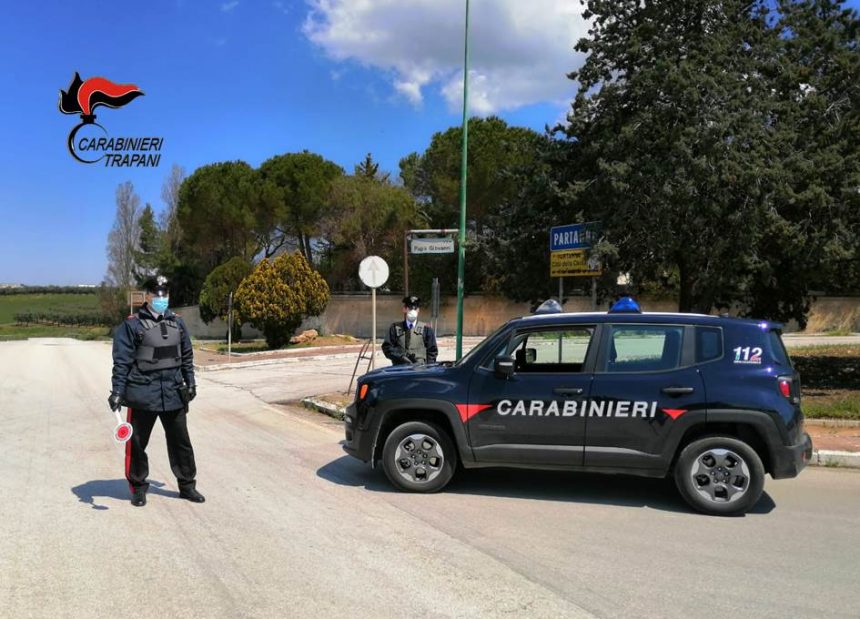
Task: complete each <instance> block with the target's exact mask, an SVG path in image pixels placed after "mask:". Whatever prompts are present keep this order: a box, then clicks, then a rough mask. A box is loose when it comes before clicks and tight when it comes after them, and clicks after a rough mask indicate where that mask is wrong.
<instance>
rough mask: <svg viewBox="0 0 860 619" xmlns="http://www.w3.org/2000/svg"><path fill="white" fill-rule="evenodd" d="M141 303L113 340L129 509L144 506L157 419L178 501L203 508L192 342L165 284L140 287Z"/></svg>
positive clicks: (114, 391)
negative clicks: (124, 416) (191, 427)
mask: <svg viewBox="0 0 860 619" xmlns="http://www.w3.org/2000/svg"><path fill="white" fill-rule="evenodd" d="M144 288H145V290H146V303H145V304H144V305H142V306H141V307H140V308H139V309H138V310H137V314H135V315H133V316H130V317H129V318H128V319H127V320H126V321H125V322H124V323H123V324H122V325H120V326H119V327H118V328H117V330H116V333H115V334H114V338H113V376H112V379H111V383H112V388H111V394H110V397H109V398H108V404H109V405H110V407H111V410H114V411H118V410H119V409H120V407H121V406H122V405H126V406H128V422H129V423H130V424H131V425H132V428H133V429H134V432H133V433H132V436H131V440H129V441H128V443H126V445H125V476H126V479H128V484H129V489H130V490H131V493H132V498H131V504H132V505H135V506H137V507H141V506H143V505H146V491H147V489H148V488H149V482H147V480H146V477H147V475H148V474H149V461H148V459H147V457H146V446H147V444H148V443H149V436H150V434H151V433H152V427H153V426H154V425H155V420H156V418H161V425H162V426H163V427H164V434H165V435H166V437H167V454H168V457H169V459H170V468H171V470H172V471H173V474H174V475H176V479H177V481H178V482H179V496H180V497H182V498H183V499H187V500H189V501H193V502H194V503H202V502H203V501H205V500H206V499H205V498H204V497H203V495H202V494H200V493H199V492H197V490H196V487H195V484H196V482H195V477H196V476H197V468H196V465H195V463H194V450H193V449H192V448H191V439H190V438H189V437H188V426H187V425H186V415H187V413H188V403H189V402H190V401H191V400H193V399H194V397H195V396H196V395H197V387H196V383H195V382H194V361H193V354H194V353H193V351H192V348H191V338H190V337H189V335H188V329H187V328H186V327H185V323H183V322H182V319H181V318H179V316H177V315H176V314H174V313H173V312H171V311H170V310H169V309H168V303H169V294H168V289H167V280H166V279H165V278H163V277H158V278H152V279H151V280H150V281H148V282H147V283H146V285H145V286H144Z"/></svg>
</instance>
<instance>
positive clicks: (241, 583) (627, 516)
mask: <svg viewBox="0 0 860 619" xmlns="http://www.w3.org/2000/svg"><path fill="white" fill-rule="evenodd" d="M338 367H339V366H337V365H336V366H334V367H329V368H328V369H326V367H323V364H321V363H319V362H314V363H312V362H307V363H299V364H285V365H282V366H268V369H267V370H265V372H262V370H263V368H246V369H244V370H228V371H224V372H208V373H201V374H200V378H199V381H200V389H199V391H200V396H199V397H198V399H197V400H196V401H195V402H194V408H193V411H192V413H191V418H190V420H189V425H190V430H191V434H192V439H193V442H194V446H195V451H196V454H197V460H198V468H199V471H200V475H199V489H200V490H201V491H202V492H203V493H204V494H206V496H207V502H206V503H205V504H203V505H195V504H191V503H188V502H186V501H183V500H181V499H179V498H177V492H176V485H175V480H174V479H172V476H171V474H170V469H169V467H168V464H167V457H166V454H165V450H164V444H163V443H164V439H163V433H162V432H161V430H159V429H156V430H155V431H154V433H153V437H152V443H151V446H150V462H151V465H152V466H151V469H152V470H151V478H152V480H153V488H152V490H151V492H150V500H149V504H148V505H147V506H146V507H144V508H134V507H132V506H131V505H130V504H129V502H128V493H127V488H126V484H125V481H124V480H123V478H122V466H123V464H122V463H123V451H122V449H121V448H120V447H118V446H117V445H115V444H114V443H113V442H112V439H111V438H110V437H111V432H112V429H113V420H112V419H113V418H112V415H111V414H110V412H109V411H108V408H107V404H106V398H107V394H108V389H109V381H108V376H109V371H110V347H109V345H107V344H105V343H91V342H75V341H70V340H33V341H30V342H10V343H2V344H0V394H2V403H3V411H2V415H0V471H2V475H0V497H2V501H0V523H2V525H0V616H2V617H28V616H32V617H52V618H53V617H81V616H87V617H114V616H119V615H126V614H129V613H133V614H135V615H138V616H142V617H164V616H188V617H283V616H302V617H312V616H323V615H324V616H326V617H371V616H373V617H387V616H404V615H409V616H420V617H424V616H430V617H446V616H462V617H470V616H471V617H479V616H480V617H485V616H517V617H519V616H534V617H560V616H563V617H579V616H598V617H615V616H627V617H641V616H661V617H688V616H726V617H727V616H755V617H786V616H793V617H806V616H823V615H826V616H845V617H848V616H856V614H857V608H858V603H860V593H858V591H860V587H858V582H860V581H858V566H860V560H858V556H857V552H858V549H860V474H858V472H857V471H848V470H833V469H808V470H806V471H804V473H803V474H802V475H801V476H800V478H798V479H795V480H784V481H773V480H771V479H768V481H767V484H766V495H765V496H764V498H763V499H762V501H761V502H760V503H759V505H758V506H757V508H756V509H755V510H754V512H753V513H751V514H748V515H747V516H746V517H744V518H733V519H722V518H710V517H705V516H700V515H696V514H693V513H691V512H690V511H689V510H688V509H687V508H686V506H685V505H684V503H683V502H682V501H681V499H680V498H679V497H678V496H677V494H676V493H675V491H674V488H673V487H672V486H671V484H669V483H666V482H663V481H655V480H638V479H633V478H625V477H598V476H592V475H577V474H562V473H542V472H522V471H520V472H509V471H471V472H466V473H465V474H460V475H459V476H458V477H457V478H456V479H455V481H454V482H453V483H452V485H451V487H450V490H449V491H447V492H444V493H442V494H437V495H429V496H423V495H408V494H400V493H396V492H392V491H391V489H390V487H389V485H388V484H387V483H386V481H385V479H384V477H383V475H382V474H381V473H380V472H379V471H372V470H371V469H369V467H366V466H364V465H362V464H361V463H359V462H357V461H354V460H352V459H350V458H348V457H346V456H345V455H343V452H342V451H341V448H340V447H339V445H338V441H339V440H340V439H341V436H342V431H341V428H340V426H339V424H337V423H335V422H334V421H332V420H329V419H328V418H325V417H320V416H316V415H314V414H312V413H309V412H307V411H304V410H302V409H297V408H293V407H290V406H282V405H271V404H267V403H266V401H264V400H267V401H269V402H278V401H288V400H291V399H295V398H296V397H298V396H299V395H304V394H305V393H309V392H313V391H314V390H315V389H316V388H317V387H318V386H319V385H320V384H321V383H324V382H325V381H329V383H330V384H333V385H336V384H342V383H343V381H344V380H346V381H348V379H349V374H348V371H347V372H346V374H344V373H343V372H341V371H340V370H338V369H337V368H338ZM349 369H351V368H349ZM267 372H271V374H267ZM344 386H345V385H344ZM258 396H259V397H258ZM261 397H262V398H263V399H260V398H261Z"/></svg>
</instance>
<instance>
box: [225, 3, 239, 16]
mask: <svg viewBox="0 0 860 619" xmlns="http://www.w3.org/2000/svg"><path fill="white" fill-rule="evenodd" d="M237 6H239V1H238V0H232V1H231V2H222V3H221V12H222V13H229V12H230V11H232V10H233V9H235V8H236V7H237Z"/></svg>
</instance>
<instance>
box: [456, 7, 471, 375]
mask: <svg viewBox="0 0 860 619" xmlns="http://www.w3.org/2000/svg"><path fill="white" fill-rule="evenodd" d="M464 48H465V49H464V51H463V159H462V162H461V166H462V167H461V171H460V244H459V245H460V246H459V248H458V249H459V254H458V258H457V359H458V360H459V359H460V358H461V357H462V356H463V292H464V289H465V283H464V280H465V277H466V179H467V178H468V174H467V163H468V153H469V0H466V35H465V45H464Z"/></svg>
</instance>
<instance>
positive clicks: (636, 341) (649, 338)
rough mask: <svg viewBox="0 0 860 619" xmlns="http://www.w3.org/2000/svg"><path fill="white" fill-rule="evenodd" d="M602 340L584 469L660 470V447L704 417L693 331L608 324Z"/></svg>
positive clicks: (662, 455)
mask: <svg viewBox="0 0 860 619" xmlns="http://www.w3.org/2000/svg"><path fill="white" fill-rule="evenodd" d="M601 339H602V345H601V350H600V355H599V358H598V360H597V364H596V371H595V374H594V381H593V383H592V388H591V397H590V400H591V402H590V403H589V411H588V416H587V417H586V449H585V466H586V467H601V468H604V467H606V468H634V469H649V468H653V469H654V470H655V471H660V470H665V465H666V462H665V459H666V457H667V455H666V453H665V452H666V446H667V445H670V444H672V441H673V440H677V438H679V437H680V436H681V435H683V432H684V430H685V429H686V428H687V427H689V426H690V425H692V424H693V423H695V422H696V421H697V420H703V419H704V418H705V416H706V398H705V386H704V381H703V379H702V376H701V373H700V372H699V370H698V369H697V368H696V367H695V350H694V342H693V339H694V338H693V328H692V327H685V326H683V325H670V324H607V325H605V328H604V329H603V335H602V338H601Z"/></svg>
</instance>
